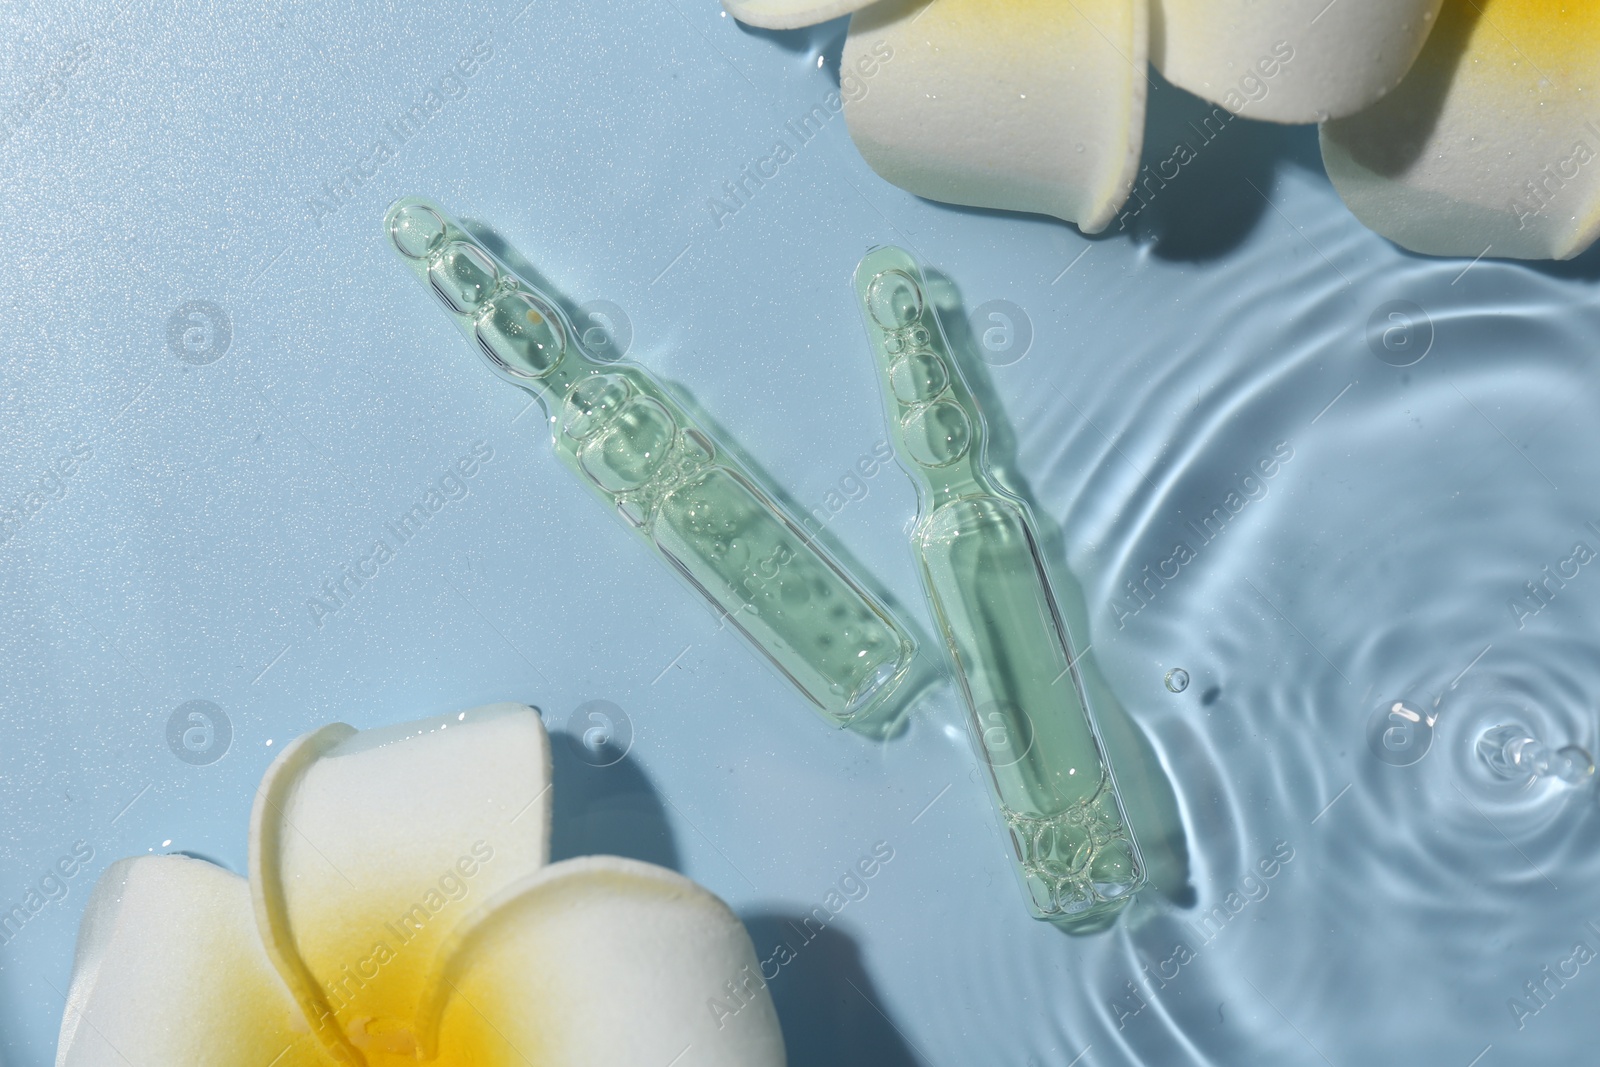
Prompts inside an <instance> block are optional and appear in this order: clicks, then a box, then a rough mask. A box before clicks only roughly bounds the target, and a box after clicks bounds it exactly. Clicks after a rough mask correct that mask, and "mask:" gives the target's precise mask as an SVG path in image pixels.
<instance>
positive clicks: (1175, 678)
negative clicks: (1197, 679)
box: [1166, 667, 1189, 693]
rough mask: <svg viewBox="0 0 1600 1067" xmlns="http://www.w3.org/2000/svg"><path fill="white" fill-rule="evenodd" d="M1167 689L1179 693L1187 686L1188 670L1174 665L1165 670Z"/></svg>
mask: <svg viewBox="0 0 1600 1067" xmlns="http://www.w3.org/2000/svg"><path fill="white" fill-rule="evenodd" d="M1166 683H1167V689H1168V690H1170V691H1171V692H1174V693H1181V692H1183V691H1184V690H1185V689H1187V688H1189V672H1188V671H1186V670H1184V669H1183V668H1182V667H1174V668H1172V669H1171V670H1170V671H1168V672H1167V677H1166Z"/></svg>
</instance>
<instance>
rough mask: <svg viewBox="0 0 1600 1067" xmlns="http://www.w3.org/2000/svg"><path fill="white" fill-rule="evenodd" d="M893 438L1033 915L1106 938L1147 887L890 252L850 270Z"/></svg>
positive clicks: (989, 486) (1107, 771)
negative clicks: (912, 489) (911, 484)
mask: <svg viewBox="0 0 1600 1067" xmlns="http://www.w3.org/2000/svg"><path fill="white" fill-rule="evenodd" d="M856 290H857V294H858V296H859V297H860V299H861V302H862V309H863V311H864V317H865V319H866V325H867V333H868V335H869V338H870V340H871V343H872V349H873V353H874V355H875V357H876V360H877V364H878V371H879V377H880V380H881V384H882V386H883V392H884V400H885V404H886V407H887V412H888V418H889V430H890V437H891V439H892V440H893V442H894V446H895V452H896V454H897V455H898V456H899V458H900V462H901V466H903V467H904V468H905V469H906V471H907V472H908V473H909V474H910V475H911V476H912V478H913V479H914V480H915V482H916V483H917V495H918V500H919V505H920V506H919V509H918V518H917V523H916V526H915V528H914V530H913V533H912V549H913V551H914V552H915V553H916V556H917V560H918V562H919V564H920V565H921V570H922V576H923V581H924V584H925V586H926V589H927V593H928V601H929V604H930V606H931V607H932V610H933V614H934V617H935V619H936V620H937V622H938V625H939V629H940V631H941V633H942V634H943V635H944V638H945V642H946V644H947V645H948V647H949V649H950V655H951V660H952V662H953V664H954V667H955V673H956V677H957V679H958V681H959V683H960V687H961V690H962V696H963V697H964V699H965V701H966V705H967V710H968V713H969V725H970V727H971V732H972V735H973V744H974V747H975V748H976V749H977V750H978V753H979V755H980V756H981V757H982V758H983V760H984V763H985V765H986V767H987V768H988V771H989V780H990V784H991V786H992V788H993V791H994V795H995V798H996V800H997V802H998V804H999V807H1000V813H1001V817H1002V818H1003V820H1004V822H1005V825H1006V827H1007V829H1008V830H1009V832H1010V836H1011V843H1012V846H1013V852H1014V855H1015V858H1016V863H1017V869H1018V871H1019V873H1020V875H1021V878H1022V882H1023V885H1024V887H1025V888H1026V890H1027V893H1028V898H1029V902H1030V905H1031V907H1032V911H1033V913H1034V915H1035V916H1036V917H1037V918H1040V919H1045V920H1049V921H1053V922H1056V923H1059V924H1060V925H1062V926H1064V927H1066V928H1068V929H1092V928H1097V927H1099V926H1101V925H1103V924H1104V923H1105V922H1107V921H1109V918H1110V917H1111V916H1112V915H1114V914H1115V913H1116V912H1117V911H1119V910H1120V909H1121V908H1123V907H1124V906H1125V905H1126V904H1127V903H1128V901H1129V900H1130V899H1132V897H1133V894H1134V893H1135V892H1137V890H1138V889H1139V888H1140V886H1142V885H1143V884H1144V880H1145V874H1144V868H1143V864H1142V862H1141V860H1140V856H1139V850H1138V846H1137V844H1136V843H1135V841H1134V838H1133V834H1132V832H1131V830H1130V829H1129V826H1128V822H1127V819H1126V817H1125V815H1124V813H1123V810H1122V804H1121V801H1120V799H1119V798H1118V796H1117V789H1116V782H1115V778H1114V776H1113V774H1112V771H1111V766H1110V764H1109V763H1108V762H1107V760H1106V759H1105V756H1104V754H1103V750H1102V747H1101V744H1100V741H1099V738H1098V736H1097V733H1096V730H1095V724H1094V721H1093V718H1092V716H1091V715H1090V711H1089V707H1088V703H1087V701H1086V700H1085V699H1084V695H1083V686H1082V683H1081V680H1080V678H1079V676H1078V671H1077V667H1076V663H1075V657H1074V655H1073V653H1072V651H1071V645H1070V642H1069V640H1068V637H1067V631H1066V627H1065V626H1064V625H1063V623H1062V621H1061V615H1060V611H1059V610H1058V608H1057V605H1056V601H1055V597H1054V594H1053V593H1052V592H1051V589H1050V582H1049V578H1048V576H1047V573H1046V570H1045V567H1044V562H1043V559H1042V558H1041V556H1040V552H1039V545H1038V537H1037V535H1036V534H1035V532H1034V527H1033V522H1032V519H1031V518H1030V516H1029V514H1028V509H1027V506H1026V505H1025V504H1024V503H1023V502H1022V501H1020V500H1018V499H1016V498H1015V497H1012V496H1011V495H1010V494H1008V493H1006V492H1005V491H1004V490H1002V489H1000V488H999V487H998V486H997V485H996V484H995V482H994V481H993V479H992V478H991V477H990V476H989V474H988V472H987V471H986V470H985V469H984V463H983V435H984V426H983V419H982V416H981V413H980V412H979V410H978V406H977V403H976V402H975V400H974V399H973V395H972V392H971V390H970V389H969V388H968V387H967V385H966V383H965V381H963V379H962V377H961V373H960V370H959V368H957V367H956V365H955V363H954V361H953V360H952V359H951V358H950V351H949V347H948V344H947V342H946V340H945V338H944V336H943V333H942V332H941V331H940V329H939V326H938V323H937V321H936V320H935V318H934V316H933V314H932V312H931V310H930V309H929V307H928V305H927V298H926V292H927V289H926V286H925V284H924V282H923V280H922V275H921V272H920V271H919V270H918V269H917V266H916V263H915V261H913V260H912V259H911V257H910V256H908V255H907V254H906V253H905V252H903V251H901V250H900V249H897V248H881V249H876V250H874V251H873V252H871V253H869V254H868V255H867V257H866V258H865V259H864V260H862V262H861V265H860V266H859V267H858V268H857V269H856Z"/></svg>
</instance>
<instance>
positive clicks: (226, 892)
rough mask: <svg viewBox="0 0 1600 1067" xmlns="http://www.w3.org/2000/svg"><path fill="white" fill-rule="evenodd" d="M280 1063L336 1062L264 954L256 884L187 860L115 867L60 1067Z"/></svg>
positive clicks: (86, 925)
mask: <svg viewBox="0 0 1600 1067" xmlns="http://www.w3.org/2000/svg"><path fill="white" fill-rule="evenodd" d="M274 1056H277V1057H278V1058H277V1059H276V1060H273V1059H272V1058H273V1057H274ZM269 1060H272V1062H273V1067H314V1065H323V1067H326V1064H327V1062H328V1061H327V1060H326V1059H324V1058H323V1054H322V1052H321V1049H320V1046H319V1044H318V1042H317V1041H316V1040H315V1039H314V1038H313V1037H312V1036H311V1034H310V1032H309V1030H308V1029H307V1027H306V1023H305V1019H304V1017H303V1016H302V1015H301V1014H300V1011H299V1009H298V1007H297V1006H296V1005H295V1002H294V1000H293V999H292V998H291V997H290V996H289V993H288V990H286V989H285V988H284V986H283V983H282V982H281V981H279V979H278V974H277V971H276V970H274V968H273V966H272V964H271V963H270V962H269V961H268V960H267V957H266V955H265V953H263V952H262V949H261V942H260V940H259V938H258V937H257V936H256V926H255V921H254V919H253V917H252V914H251V906H250V889H249V887H248V886H247V885H246V883H245V880H244V879H243V878H240V877H239V876H238V875H236V874H232V873H230V872H228V871H225V870H223V869H222V868H220V867H217V866H215V865H213V864H210V863H206V862H204V861H202V860H195V859H190V858H188V857H187V856H142V857H140V858H138V859H131V860H121V861H119V862H117V863H114V864H112V865H111V867H110V868H108V869H107V870H106V872H105V873H104V874H103V875H101V877H100V881H99V883H98V884H97V885H96V886H95V889H94V893H93V894H92V895H91V896H90V898H89V902H88V905H87V907H86V909H85V911H84V916H83V924H82V926H81V928H80V929H79V933H78V953H77V959H76V960H75V961H74V965H73V973H72V985H71V988H70V990H69V991H68V993H67V1009H66V1012H65V1014H64V1015H63V1017H62V1021H61V1041H60V1044H59V1045H58V1046H57V1052H56V1067H128V1065H129V1064H139V1065H141V1067H142V1065H144V1064H191V1063H206V1064H251V1063H260V1064H263V1065H264V1064H266V1063H267V1062H268V1061H269Z"/></svg>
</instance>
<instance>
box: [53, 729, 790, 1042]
mask: <svg viewBox="0 0 1600 1067" xmlns="http://www.w3.org/2000/svg"><path fill="white" fill-rule="evenodd" d="M549 850H550V747H549V741H548V739H547V737H546V735H545V731H544V727H543V725H542V724H541V723H540V721H539V716H538V714H537V713H536V712H535V711H533V709H531V708H527V707H524V706H522V705H517V704H496V705H491V706H489V707H484V708H477V709H474V710H472V711H469V712H463V713H460V714H458V715H449V716H445V717H443V718H438V719H430V720H426V721H423V722H416V723H410V724H407V725H404V726H397V727H391V728H387V729H381V730H368V731H363V732H357V731H356V730H354V729H352V728H350V727H348V726H345V725H343V724H335V725H331V726H325V727H323V728H322V729H320V730H316V731H314V732H312V733H310V734H307V735H306V736H305V737H302V738H300V739H299V740H298V741H296V742H295V743H294V744H292V745H290V746H289V747H288V748H287V749H286V750H285V751H284V752H283V753H282V755H280V756H279V757H278V759H277V760H276V761H275V762H274V763H273V764H272V766H271V768H270V769H269V770H268V771H267V774H266V777H265V778H264V779H263V781H262V783H261V788H260V790H259V791H258V792H257V794H256V802H255V810H254V814H253V816H252V818H251V826H250V878H249V880H248V881H246V880H245V879H243V878H240V877H239V876H237V875H235V874H232V873H230V872H228V871H226V870H223V869H222V868H220V867H217V866H214V865H212V864H210V863H206V862H203V861H201V860H195V859H189V858H187V857H185V856H145V857H140V858H136V859H128V860H122V861H119V862H118V863H116V864H114V865H112V866H111V868H109V869H108V870H107V871H106V873H105V874H104V875H103V876H102V878H101V879H100V882H99V884H98V885H97V886H96V888H95V891H94V894H93V896H92V897H91V899H90V901H89V903H88V905H87V911H86V912H85V914H84V918H83V925H82V928H81V930H80V932H79V938H78V952H77V959H76V962H75V967H74V972H73V977H72V986H71V990H70V992H69V994H68V998H67V1001H68V1002H67V1009H66V1014H65V1016H64V1018H63V1020H62V1026H61V1042H60V1047H59V1051H58V1053H57V1057H56V1063H57V1067H99V1065H106V1067H113V1065H114V1067H176V1065H179V1064H201V1063H203V1064H207V1065H208V1067H268V1065H269V1064H270V1065H271V1067H312V1065H319V1067H326V1065H328V1064H333V1063H344V1064H358V1065H360V1064H365V1065H367V1067H391V1065H397V1064H412V1065H415V1064H417V1063H419V1062H421V1063H426V1064H434V1065H437V1067H468V1065H470V1067H502V1065H504V1067H512V1065H531V1064H536V1065H539V1067H547V1065H554V1067H565V1065H579V1064H583V1065H587V1064H600V1063H604V1064H652V1065H657V1067H665V1065H666V1064H668V1063H673V1064H675V1065H676V1067H691V1065H712V1067H782V1065H783V1063H784V1051H783V1038H782V1035H781V1034H780V1032H779V1029H778V1021H777V1016H776V1014H775V1012H774V1010H773V1007H772V1002H771V999H770V997H769V996H768V994H767V992H766V989H765V986H764V984H763V983H761V982H760V980H759V979H753V976H754V975H757V974H759V967H758V965H757V963H756V957H755V952H754V950H753V948H752V947H751V944H750V938H749V936H748V935H747V934H746V932H745V929H744V927H743V925H742V924H741V923H740V922H739V920H738V918H737V917H735V916H734V914H733V913H732V912H731V911H729V910H728V908H727V906H726V905H725V904H723V903H722V902H721V901H720V900H718V899H717V898H716V897H714V896H712V895H711V894H710V893H708V892H706V891H705V890H704V889H702V888H700V887H699V886H698V885H696V884H695V883H693V882H691V881H689V880H688V879H686V878H683V877H682V876H680V875H677V874H674V873H673V872H672V871H669V870H665V869H663V868H661V867H655V866H652V865H650V864H646V863H638V862H635V861H632V860H625V859H619V858H617V857H613V856H586V857H583V858H580V859H572V860H566V861H563V862H561V863H555V864H550V863H548V859H549ZM730 983H731V985H732V988H734V989H735V990H736V992H737V994H738V995H737V997H736V1000H735V1002H737V1003H739V1004H740V1008H739V1010H738V1011H736V1012H733V1013H731V1014H730V1013H729V1012H727V1011H726V1010H724V1011H722V1012H720V1013H718V1012H713V1011H710V1010H708V1008H707V1004H708V1002H709V1001H711V1000H713V999H715V1000H716V1001H717V1002H718V1003H721V1004H724V1005H726V1004H727V1003H729V1001H728V999H727V998H728V997H729V996H730V993H729V992H728V990H729V988H730Z"/></svg>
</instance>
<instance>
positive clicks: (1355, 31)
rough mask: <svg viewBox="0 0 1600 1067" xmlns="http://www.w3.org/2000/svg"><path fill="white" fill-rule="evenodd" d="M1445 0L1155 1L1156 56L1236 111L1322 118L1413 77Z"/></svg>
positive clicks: (1355, 107) (1187, 84) (1172, 75)
mask: <svg viewBox="0 0 1600 1067" xmlns="http://www.w3.org/2000/svg"><path fill="white" fill-rule="evenodd" d="M1440 2H1441V0H1333V2H1332V3H1330V2H1329V0H1272V2H1271V3H1261V2H1260V0H1154V3H1153V5H1152V11H1151V18H1150V61H1151V62H1152V63H1154V64H1155V65H1156V67H1157V69H1159V70H1160V71H1161V73H1162V74H1164V75H1165V76H1166V78H1167V80H1168V81H1170V82H1172V83H1173V84H1174V85H1179V86H1182V87H1183V88H1185V89H1187V90H1189V91H1190V92H1191V93H1194V94H1195V95H1196V96H1200V97H1203V98H1204V99H1206V100H1210V101H1211V102H1212V103H1215V104H1220V105H1221V106H1223V107H1225V108H1227V109H1228V110H1229V111H1232V112H1234V113H1236V114H1242V115H1246V116H1248V117H1250V118H1253V119H1270V120H1272V121H1274V122H1321V121H1323V120H1325V119H1327V118H1329V117H1330V116H1332V117H1335V118H1337V117H1338V116H1341V115H1349V114H1352V113H1353V112H1356V111H1359V110H1361V109H1362V108H1364V107H1366V106H1367V105H1368V104H1371V103H1372V102H1373V101H1374V100H1377V99H1378V98H1379V97H1381V96H1382V95H1383V94H1384V93H1387V92H1388V91H1389V90H1391V89H1393V88H1394V87H1395V86H1396V85H1398V84H1399V83H1400V79H1401V78H1403V77H1405V73H1406V71H1407V70H1408V69H1410V67H1411V63H1412V61H1413V60H1415V59H1416V58H1417V53H1418V52H1419V51H1421V49H1422V45H1423V42H1424V41H1425V40H1427V37H1428V31H1429V30H1431V29H1432V28H1433V23H1434V20H1435V16H1436V15H1437V14H1438V11H1439V4H1440Z"/></svg>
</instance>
